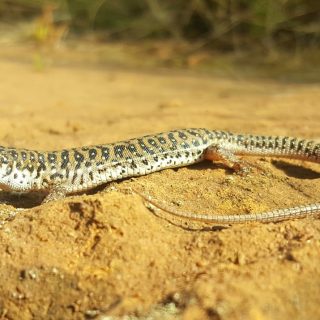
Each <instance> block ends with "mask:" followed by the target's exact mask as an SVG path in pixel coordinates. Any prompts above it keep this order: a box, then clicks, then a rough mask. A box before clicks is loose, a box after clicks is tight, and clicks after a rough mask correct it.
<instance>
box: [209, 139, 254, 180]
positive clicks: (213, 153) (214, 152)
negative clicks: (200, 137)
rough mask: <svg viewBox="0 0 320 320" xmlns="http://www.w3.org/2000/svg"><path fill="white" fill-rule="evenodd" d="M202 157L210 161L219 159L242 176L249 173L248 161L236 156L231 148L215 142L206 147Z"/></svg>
mask: <svg viewBox="0 0 320 320" xmlns="http://www.w3.org/2000/svg"><path fill="white" fill-rule="evenodd" d="M204 158H205V159H206V160H210V161H220V162H222V163H223V164H224V165H225V166H227V167H228V168H231V169H233V170H234V171H235V172H236V173H237V174H239V175H242V176H245V175H247V174H249V173H250V171H251V168H250V165H249V164H248V163H246V162H245V161H243V160H241V159H240V158H238V157H237V156H236V155H235V154H234V153H233V152H232V151H231V150H229V149H227V148H224V147H221V146H220V145H217V144H213V145H211V146H209V147H208V148H207V149H206V151H205V154H204Z"/></svg>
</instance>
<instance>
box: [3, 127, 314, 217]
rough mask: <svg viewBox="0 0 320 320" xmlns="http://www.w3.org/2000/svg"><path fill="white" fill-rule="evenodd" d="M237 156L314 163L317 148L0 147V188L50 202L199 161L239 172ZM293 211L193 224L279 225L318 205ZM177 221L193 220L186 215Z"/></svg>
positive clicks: (164, 139)
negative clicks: (214, 162) (34, 194)
mask: <svg viewBox="0 0 320 320" xmlns="http://www.w3.org/2000/svg"><path fill="white" fill-rule="evenodd" d="M237 155H261V156H271V157H283V158H289V159H301V160H305V161H311V162H317V163H320V144H319V143H316V142H314V141H311V140H304V139H298V138H290V137H280V136H274V137H272V136H253V135H239V134H232V133H230V132H224V131H213V130H207V129H183V130H174V131H170V132H164V133H159V134H155V135H148V136H144V137H141V138H135V139H131V140H126V141H121V142H117V143H110V144H105V145H96V146H88V147H81V148H73V149H65V150H59V151H46V152H41V151H33V150H26V149H15V148H5V147H0V188H1V189H3V190H10V191H19V192H28V191H37V190H39V191H45V192H47V193H48V196H47V198H46V199H45V201H50V200H55V199H59V198H62V197H64V196H65V195H66V194H70V193H76V192H79V191H84V190H88V189H90V188H93V187H95V186H98V185H101V184H104V183H107V182H110V181H114V180H118V179H122V178H127V177H133V176H141V175H145V174H148V173H151V172H155V171H160V170H163V169H166V168H174V167H182V166H187V165H190V164H193V163H196V162H200V161H202V160H204V159H209V160H220V161H222V162H224V163H225V164H226V165H228V166H231V167H233V168H234V169H235V170H238V171H241V170H242V169H243V168H245V167H243V165H242V162H241V161H240V159H238V157H237ZM299 208H300V209H297V208H291V209H284V210H293V209H294V210H293V211H294V214H292V215H288V214H287V215H285V214H283V213H282V212H276V211H275V212H272V213H268V219H267V218H265V219H262V218H261V217H262V216H261V215H263V213H262V214H253V215H246V214H243V215H226V216H218V219H211V220H210V219H209V218H208V217H207V216H203V215H199V216H198V217H197V219H198V220H204V221H213V222H217V223H233V222H245V221H264V220H267V221H274V220H283V219H286V218H288V217H289V218H290V217H299V216H305V215H306V214H313V213H317V212H319V211H320V204H313V205H308V206H302V207H299ZM293 211H292V212H293ZM174 214H176V215H177V213H174ZM180 216H183V217H185V218H191V219H194V218H195V215H194V214H191V213H190V214H188V213H186V214H180ZM249 216H250V217H249ZM201 217H202V218H201Z"/></svg>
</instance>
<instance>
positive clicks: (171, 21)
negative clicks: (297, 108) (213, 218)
mask: <svg viewBox="0 0 320 320" xmlns="http://www.w3.org/2000/svg"><path fill="white" fill-rule="evenodd" d="M0 20H1V24H0V30H1V32H0V38H1V39H0V41H1V43H0V44H1V46H2V48H3V50H4V48H6V47H7V46H10V45H11V46H12V45H13V44H17V43H20V44H24V45H25V46H28V45H29V46H30V45H33V46H36V48H38V49H39V48H40V49H39V50H47V52H46V55H48V52H49V51H50V52H54V51H59V50H63V48H64V49H65V48H68V47H69V48H70V47H72V46H73V47H78V48H79V46H80V47H81V44H82V45H83V44H84V43H86V44H87V43H88V42H89V43H91V44H92V45H95V46H97V48H98V47H99V48H100V49H99V59H100V62H101V61H104V62H110V63H117V64H124V65H127V64H133V65H140V66H141V65H145V66H148V65H152V66H154V65H156V66H165V67H174V68H197V69H199V70H204V71H206V72H218V73H219V72H220V73H223V72H227V73H230V72H233V71H234V70H236V72H238V71H239V70H240V71H242V72H243V73H247V74H249V75H250V74H254V75H256V74H261V75H267V76H278V75H283V74H286V75H287V76H289V75H290V74H292V75H294V74H296V73H297V74H298V77H299V78H301V77H302V78H305V79H306V80H318V78H320V76H319V74H320V72H319V71H320V67H319V65H320V63H319V60H320V55H319V49H320V1H318V0H176V1H171V0H161V1H160V0H117V1H111V0H90V1H89V0H51V1H44V0H1V1H0ZM119 44H121V47H119ZM106 45H108V48H106ZM85 46H86V45H85ZM97 48H96V50H98V49H97ZM102 48H103V49H102ZM87 49H88V48H87ZM91 49H92V50H93V48H91ZM39 52H40V51H39ZM10 54H12V52H11V53H10ZM94 56H95V57H97V54H95V55H94ZM141 57H145V59H141ZM33 59H34V64H35V65H36V66H38V68H40V69H41V68H42V67H44V66H45V65H46V61H45V57H44V54H43V52H42V53H41V52H40V53H39V55H38V56H37V57H35V56H33ZM60 59H63V57H62V56H60ZM58 60H59V59H58ZM230 70H232V71H230Z"/></svg>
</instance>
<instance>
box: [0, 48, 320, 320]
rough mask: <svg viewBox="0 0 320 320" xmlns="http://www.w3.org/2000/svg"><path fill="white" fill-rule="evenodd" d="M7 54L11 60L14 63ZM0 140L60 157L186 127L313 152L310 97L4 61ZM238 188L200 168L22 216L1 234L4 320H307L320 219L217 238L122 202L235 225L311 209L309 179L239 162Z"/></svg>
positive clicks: (285, 167)
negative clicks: (308, 143) (270, 139)
mask: <svg viewBox="0 0 320 320" xmlns="http://www.w3.org/2000/svg"><path fill="white" fill-rule="evenodd" d="M12 50H13V49H12ZM0 91H1V94H0V108H1V109H0V110H1V117H0V140H1V144H2V145H5V146H14V147H27V148H37V149H57V148H65V147H72V146H81V145H90V144H98V143H105V142H111V141H117V140H121V139H127V138H131V137H136V136H140V135H144V134H148V133H155V132H160V131H166V130H169V129H173V128H183V127H207V128H215V129H223V130H230V131H235V132H248V133H263V134H276V135H291V136H301V137H306V138H314V139H319V137H320V127H319V120H320V107H319V101H320V86H319V85H318V84H295V83H290V82H286V83H284V82H275V81H271V80H268V81H266V80H246V79H244V78H242V77H241V76H238V77H234V78H229V79H228V78H223V77H212V76H211V77H210V76H204V75H197V74H196V73H194V72H193V73H190V72H187V71H186V72H183V71H179V72H178V71H169V70H167V71H163V70H157V69H154V70H152V71H141V70H138V69H136V70H134V69H130V70H126V69H124V68H114V67H110V66H108V65H105V64H104V65H96V64H87V63H82V64H81V63H78V64H72V63H69V64H68V63H64V64H57V65H55V64H52V65H51V66H50V67H47V68H45V69H44V70H42V71H41V72H38V71H36V68H35V66H34V64H33V63H30V62H28V60H25V59H21V60H19V59H17V58H15V59H14V60H13V59H8V54H6V55H3V56H1V54H0ZM247 160H248V161H249V162H252V163H256V164H258V165H259V166H260V167H261V168H262V170H258V171H257V170H254V172H253V173H252V174H251V175H249V176H248V177H240V176H237V175H234V174H232V172H230V171H229V170H226V169H225V168H224V167H222V166H221V165H219V164H212V163H209V162H206V163H202V164H198V165H193V166H190V167H185V168H180V169H177V170H165V171H162V172H158V173H155V174H151V175H148V176H144V177H139V178H136V179H134V180H126V181H120V182H116V183H115V186H116V188H117V190H116V191H115V190H110V189H109V190H107V189H104V188H100V189H99V190H94V191H93V192H91V193H90V194H83V195H77V196H70V197H68V198H66V199H64V200H62V201H57V202H53V203H48V204H45V205H40V201H41V198H40V197H39V196H38V195H12V194H8V193H5V192H2V193H1V195H0V197H1V201H2V202H3V203H5V204H2V205H1V210H3V212H4V210H7V209H10V208H12V207H11V206H14V207H18V208H21V207H27V208H28V209H27V210H25V211H21V212H19V213H18V214H17V215H16V217H15V218H14V219H13V220H11V221H7V220H4V217H3V222H2V224H1V230H0V243H1V247H2V250H1V255H0V273H1V281H0V314H1V319H93V318H95V319H117V317H120V316H124V315H135V316H138V317H142V318H143V317H147V316H149V319H186V320H191V319H253V320H263V319H319V318H320V308H319V302H320V267H319V261H320V260H319V259H320V220H319V219H317V218H306V219H301V220H295V221H287V222H281V223H269V224H261V223H253V224H248V225H235V226H230V227H228V226H227V227H223V228H222V227H219V226H210V225H199V224H194V223H191V222H188V221H179V220H177V219H172V218H171V217H170V216H168V215H167V214H165V213H159V212H157V214H156V215H155V214H154V213H153V212H152V211H151V210H150V209H148V207H147V206H146V205H145V203H144V201H143V200H142V199H141V198H140V197H139V196H137V195H133V194H130V193H128V192H126V189H127V188H128V187H132V188H136V189H139V190H143V192H145V193H147V194H150V195H152V196H153V197H155V198H156V199H159V200H161V201H165V202H166V203H168V204H169V205H170V206H172V207H177V208H179V209H180V210H189V211H193V212H197V213H221V214H223V213H226V214H227V213H240V212H261V211H263V210H268V209H275V208H282V207H287V206H293V205H299V204H305V203H312V202H316V201H319V188H320V179H319V178H320V168H319V165H316V164H309V163H303V162H301V161H289V160H288V161H287V160H286V161H280V160H270V159H262V158H254V159H247Z"/></svg>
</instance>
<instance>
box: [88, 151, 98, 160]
mask: <svg viewBox="0 0 320 320" xmlns="http://www.w3.org/2000/svg"><path fill="white" fill-rule="evenodd" d="M97 153H98V152H97V150H96V149H94V148H92V149H89V150H88V154H89V159H90V160H94V159H95V158H96V156H97Z"/></svg>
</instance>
